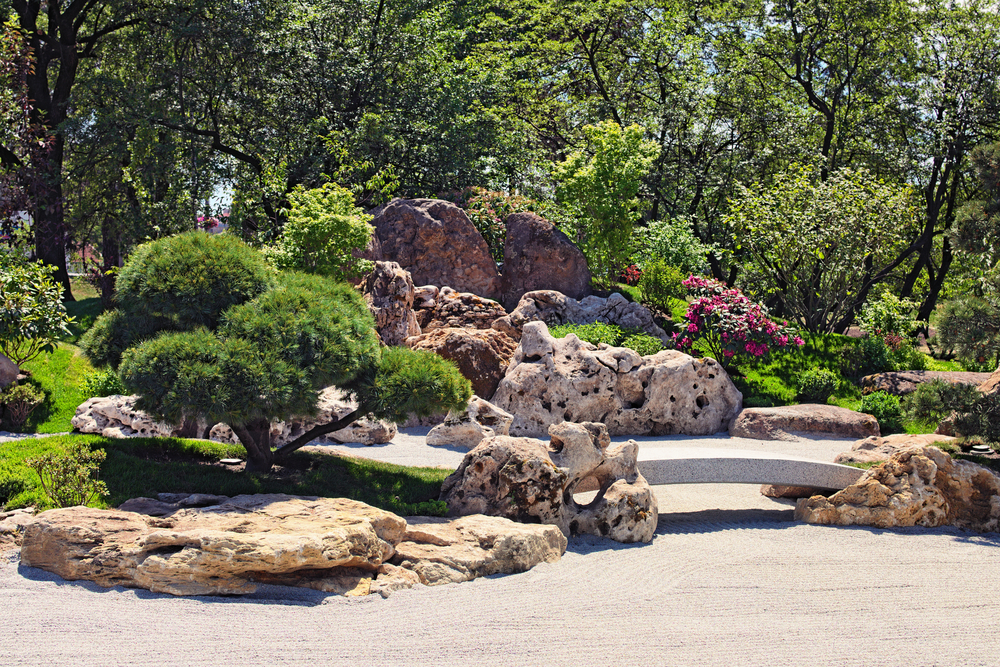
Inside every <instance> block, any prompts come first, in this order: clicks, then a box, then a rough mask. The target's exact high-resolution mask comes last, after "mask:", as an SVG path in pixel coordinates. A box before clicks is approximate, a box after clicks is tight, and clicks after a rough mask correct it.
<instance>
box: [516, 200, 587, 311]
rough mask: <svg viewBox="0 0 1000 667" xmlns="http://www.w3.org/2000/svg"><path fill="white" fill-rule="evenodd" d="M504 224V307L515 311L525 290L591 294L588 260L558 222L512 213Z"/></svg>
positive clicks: (580, 295)
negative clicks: (558, 225)
mask: <svg viewBox="0 0 1000 667" xmlns="http://www.w3.org/2000/svg"><path fill="white" fill-rule="evenodd" d="M504 225H505V227H506V228H507V236H506V239H505V240H504V245H503V275H502V276H501V277H500V292H501V295H502V298H501V301H502V302H503V306H504V308H506V309H507V310H514V308H516V307H517V304H518V302H519V301H520V300H521V297H522V296H523V295H524V293H525V292H531V291H534V290H557V291H559V292H561V293H563V294H565V295H566V296H568V297H570V298H572V299H582V298H583V297H585V296H587V295H588V294H590V269H589V268H587V259H586V258H585V257H584V256H583V253H582V252H580V249H579V248H577V247H576V246H575V245H574V244H573V242H572V241H570V240H569V237H568V236H566V235H565V234H563V233H562V232H561V231H559V230H558V229H556V228H555V225H553V224H552V223H551V222H549V221H548V220H546V219H545V218H543V217H541V216H539V215H537V214H535V213H512V214H510V215H508V216H507V219H506V220H505V221H504Z"/></svg>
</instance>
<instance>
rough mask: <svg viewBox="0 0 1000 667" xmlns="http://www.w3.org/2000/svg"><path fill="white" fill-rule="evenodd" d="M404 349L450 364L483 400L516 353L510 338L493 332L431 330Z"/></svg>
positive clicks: (489, 394)
mask: <svg viewBox="0 0 1000 667" xmlns="http://www.w3.org/2000/svg"><path fill="white" fill-rule="evenodd" d="M406 345H407V347H410V348H413V349H414V350H428V351H430V352H434V353H435V354H437V355H439V356H441V357H444V358H445V359H448V360H449V361H452V362H454V363H455V365H456V366H458V370H459V372H460V373H461V374H462V375H464V376H465V377H466V378H468V379H469V381H470V382H471V383H472V390H473V391H474V392H475V393H476V394H478V395H479V396H483V397H485V398H486V399H489V398H490V397H492V396H493V393H494V392H495V391H496V389H497V385H498V384H500V380H501V378H503V376H504V374H505V373H506V372H507V366H508V365H509V364H510V360H511V358H513V356H514V350H515V349H517V343H515V342H514V341H513V340H511V339H510V337H508V336H507V335H506V334H504V333H501V332H499V331H495V330H493V329H457V328H454V329H453V328H449V329H435V330H433V331H430V332H428V333H424V334H420V335H419V336H413V337H412V338H408V339H407V340H406Z"/></svg>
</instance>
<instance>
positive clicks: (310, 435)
mask: <svg viewBox="0 0 1000 667" xmlns="http://www.w3.org/2000/svg"><path fill="white" fill-rule="evenodd" d="M361 415H362V413H361V409H360V408H359V409H357V410H355V411H354V412H350V413H348V414H346V415H344V416H343V417H341V418H340V419H338V420H337V421H335V422H330V423H329V424H320V425H319V426H316V427H314V428H311V429H309V430H308V431H306V432H305V433H303V434H302V435H300V436H299V437H297V438H295V439H294V440H292V441H291V442H288V443H286V444H284V445H282V446H281V447H278V448H277V449H276V450H274V455H275V457H278V456H285V455H286V454H291V453H292V452H294V451H295V450H297V449H299V448H300V447H302V446H303V445H306V444H308V443H310V442H312V441H313V440H315V439H316V438H318V437H319V436H321V435H326V434H327V433H333V432H334V431H339V430H340V429H342V428H345V427H347V426H349V425H350V424H351V423H352V422H355V421H357V420H358V419H359V418H360V417H361Z"/></svg>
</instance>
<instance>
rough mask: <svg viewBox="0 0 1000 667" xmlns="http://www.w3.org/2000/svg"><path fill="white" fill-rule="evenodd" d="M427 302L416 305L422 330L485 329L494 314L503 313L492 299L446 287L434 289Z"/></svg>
mask: <svg viewBox="0 0 1000 667" xmlns="http://www.w3.org/2000/svg"><path fill="white" fill-rule="evenodd" d="M421 289H426V288H421ZM425 303H428V302H427V301H426V300H425ZM429 303H430V305H429V306H418V307H417V311H416V314H417V324H419V325H420V330H421V331H423V332H424V333H427V332H428V331H433V330H435V329H447V328H455V329H489V328H491V327H492V326H493V322H495V321H496V320H497V318H499V317H504V316H505V315H506V314H507V312H506V311H505V310H504V309H503V306H501V305H500V304H499V303H497V302H496V301H491V300H490V299H484V298H483V297H481V296H476V295H475V294H472V293H471V292H456V291H455V290H453V289H452V288H450V287H442V288H441V289H440V290H438V292H437V293H436V294H435V296H434V298H433V299H432V300H431V301H430V302H429Z"/></svg>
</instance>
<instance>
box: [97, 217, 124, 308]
mask: <svg viewBox="0 0 1000 667" xmlns="http://www.w3.org/2000/svg"><path fill="white" fill-rule="evenodd" d="M101 254H102V256H103V262H102V264H101V280H100V288H101V305H102V306H103V307H104V308H105V309H106V310H107V309H110V308H111V305H112V302H113V301H114V297H115V281H116V280H117V279H118V273H117V269H118V268H119V267H120V266H121V265H122V249H121V238H120V236H119V233H118V230H117V229H115V228H114V223H113V222H112V221H111V219H110V218H108V217H107V216H105V218H104V219H103V220H102V221H101Z"/></svg>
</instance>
